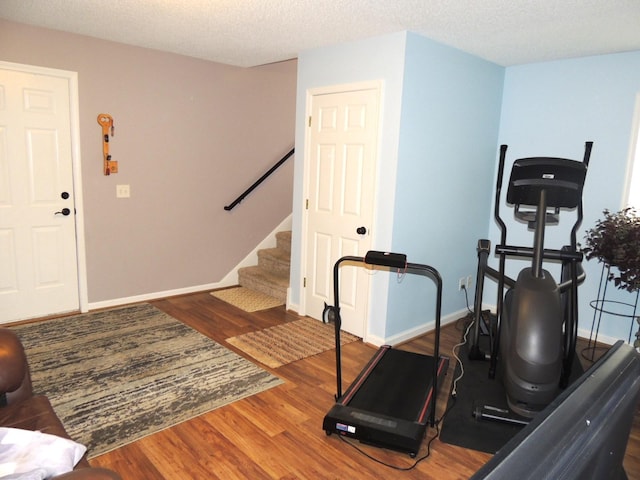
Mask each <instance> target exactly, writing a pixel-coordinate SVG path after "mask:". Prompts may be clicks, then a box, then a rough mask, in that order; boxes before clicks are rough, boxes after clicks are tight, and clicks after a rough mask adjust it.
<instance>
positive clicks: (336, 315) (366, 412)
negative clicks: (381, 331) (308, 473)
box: [322, 251, 449, 457]
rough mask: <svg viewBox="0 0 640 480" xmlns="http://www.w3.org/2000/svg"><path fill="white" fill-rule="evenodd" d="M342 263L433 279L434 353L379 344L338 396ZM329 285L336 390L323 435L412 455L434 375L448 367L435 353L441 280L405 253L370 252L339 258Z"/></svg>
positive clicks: (431, 405)
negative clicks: (425, 353)
mask: <svg viewBox="0 0 640 480" xmlns="http://www.w3.org/2000/svg"><path fill="white" fill-rule="evenodd" d="M344 262H349V264H350V265H354V264H362V266H364V265H365V264H366V265H375V266H380V267H389V268H392V269H398V271H399V272H401V273H411V274H416V275H423V276H426V277H429V278H431V279H432V280H433V281H434V282H435V283H436V287H437V301H436V318H435V323H436V326H435V340H434V355H433V356H430V355H423V354H419V353H414V352H407V351H404V350H397V349H394V348H392V347H391V346H389V345H384V346H382V347H380V349H379V350H378V351H377V352H376V353H375V355H374V356H373V357H372V358H371V360H370V361H369V362H368V363H367V364H366V365H365V367H364V368H363V370H362V372H361V373H360V374H359V375H358V376H357V377H356V379H355V380H354V381H353V383H352V384H351V386H349V388H348V389H347V390H346V391H345V392H344V394H343V393H342V362H341V345H340V327H341V320H340V300H339V270H340V266H341V264H342V263H344ZM356 266H357V265H356ZM333 286H334V298H335V306H333V307H328V308H330V309H331V310H333V315H329V317H331V316H332V317H333V319H334V323H335V340H336V380H337V393H336V404H335V405H334V406H333V407H332V408H331V410H329V413H327V415H326V416H325V417H324V421H323V424H322V428H323V429H324V431H325V432H326V434H327V435H331V434H332V433H337V434H339V435H342V436H344V437H349V438H353V439H356V440H359V441H360V442H361V443H364V444H368V445H373V446H376V447H381V448H388V449H391V450H396V451H400V452H406V453H408V454H409V455H410V456H411V457H415V456H416V455H417V454H418V451H419V450H420V445H421V443H422V440H423V439H424V437H425V434H426V430H427V425H428V423H430V424H431V426H432V427H433V426H435V413H436V396H437V392H438V387H439V386H440V384H441V382H439V381H438V379H439V378H440V377H442V376H443V375H444V374H445V373H446V372H447V368H448V366H449V359H448V358H447V357H440V356H439V348H440V314H441V303H442V278H441V277H440V274H439V273H438V271H437V270H436V269H434V268H433V267H430V266H428V265H423V264H418V263H408V262H407V256H406V255H404V254H399V253H388V252H378V251H369V252H367V254H366V256H365V257H364V258H363V257H355V256H345V257H342V258H340V259H339V260H338V261H337V262H336V264H335V266H334V269H333ZM436 358H437V359H438V361H437V362H436V361H435V360H434V359H436Z"/></svg>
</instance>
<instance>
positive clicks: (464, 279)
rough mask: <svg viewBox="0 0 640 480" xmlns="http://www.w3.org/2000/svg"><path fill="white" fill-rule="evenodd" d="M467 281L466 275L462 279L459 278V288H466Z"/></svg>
mask: <svg viewBox="0 0 640 480" xmlns="http://www.w3.org/2000/svg"><path fill="white" fill-rule="evenodd" d="M466 281H467V279H466V278H464V277H462V278H461V279H460V280H458V290H462V289H463V288H465V285H466Z"/></svg>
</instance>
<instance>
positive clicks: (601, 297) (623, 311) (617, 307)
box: [584, 264, 640, 361]
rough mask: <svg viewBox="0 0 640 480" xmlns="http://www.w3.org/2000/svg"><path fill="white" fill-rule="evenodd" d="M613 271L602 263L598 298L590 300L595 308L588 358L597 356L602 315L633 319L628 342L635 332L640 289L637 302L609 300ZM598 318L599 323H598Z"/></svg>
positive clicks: (590, 303)
mask: <svg viewBox="0 0 640 480" xmlns="http://www.w3.org/2000/svg"><path fill="white" fill-rule="evenodd" d="M610 272H611V265H606V264H603V265H602V272H601V274H600V285H599V286H598V298H597V299H596V300H592V301H591V302H589V305H591V308H593V320H592V322H591V333H590V334H589V343H588V344H587V348H585V350H591V358H587V357H584V358H587V360H591V361H593V359H594V356H595V351H596V348H603V347H597V346H596V345H597V341H598V332H599V331H600V321H601V320H602V315H603V314H607V315H613V316H615V317H620V318H629V319H630V321H631V325H630V326H629V338H628V340H627V342H628V343H631V335H632V333H633V324H634V323H635V320H636V318H637V315H636V312H637V307H638V298H639V297H640V291H637V292H636V301H635V303H627V302H619V301H616V300H607V299H606V297H607V286H608V284H609V274H610ZM596 319H597V323H596ZM594 328H595V336H594V334H593V330H594Z"/></svg>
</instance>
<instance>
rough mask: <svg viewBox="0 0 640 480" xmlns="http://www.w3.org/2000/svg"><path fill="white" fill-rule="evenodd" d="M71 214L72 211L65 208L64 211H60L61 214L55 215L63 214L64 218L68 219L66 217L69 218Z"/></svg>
mask: <svg viewBox="0 0 640 480" xmlns="http://www.w3.org/2000/svg"><path fill="white" fill-rule="evenodd" d="M70 213H71V210H69V209H68V208H63V209H62V210H60V211H59V212H56V213H55V215H59V214H62V215H64V216H65V217H66V216H67V215H69V214H70Z"/></svg>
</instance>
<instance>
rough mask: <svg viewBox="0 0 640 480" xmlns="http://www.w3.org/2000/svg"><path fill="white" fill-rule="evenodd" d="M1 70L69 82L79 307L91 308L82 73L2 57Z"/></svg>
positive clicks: (82, 308)
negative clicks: (82, 149) (82, 150)
mask: <svg viewBox="0 0 640 480" xmlns="http://www.w3.org/2000/svg"><path fill="white" fill-rule="evenodd" d="M0 69H2V70H15V71H18V72H22V73H31V74H34V75H46V76H49V77H59V78H63V79H65V80H66V81H67V84H68V85H69V122H70V125H69V133H70V135H71V169H72V174H73V178H72V181H73V197H74V205H75V209H76V214H75V215H74V216H73V219H74V223H75V232H76V261H77V264H76V269H77V272H78V285H77V287H78V303H79V305H78V308H79V310H80V311H81V312H83V313H84V312H88V311H89V295H88V288H87V257H86V245H85V237H84V208H83V202H82V170H81V164H82V161H81V155H80V102H79V94H78V72H73V71H70V70H60V69H56V68H49V67H40V66H36V65H26V64H22V63H12V62H5V61H1V60H0Z"/></svg>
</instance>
